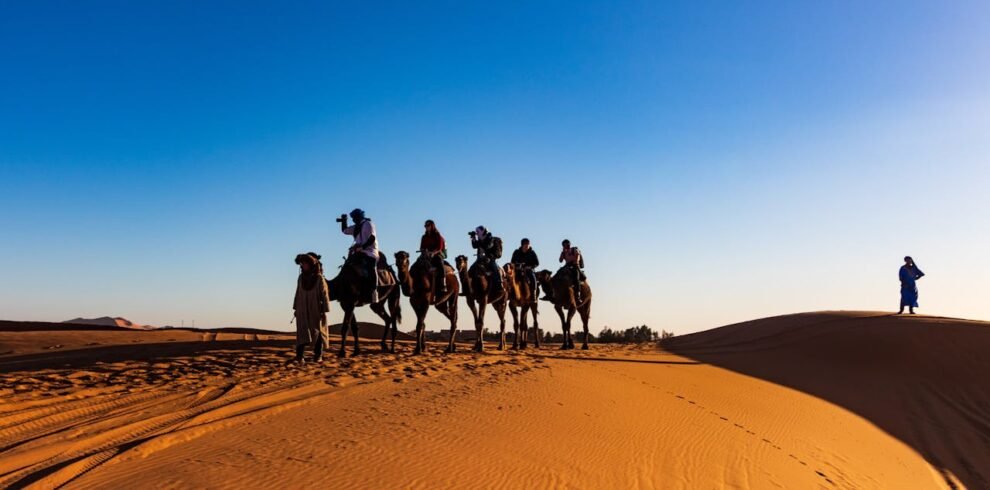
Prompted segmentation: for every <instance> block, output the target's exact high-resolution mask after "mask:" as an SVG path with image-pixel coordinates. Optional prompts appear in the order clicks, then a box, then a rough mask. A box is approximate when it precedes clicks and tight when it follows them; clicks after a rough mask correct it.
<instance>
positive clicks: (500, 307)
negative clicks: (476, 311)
mask: <svg viewBox="0 0 990 490" xmlns="http://www.w3.org/2000/svg"><path fill="white" fill-rule="evenodd" d="M492 306H493V307H494V308H495V312H496V313H498V322H499V325H498V331H499V340H498V350H505V302H504V301H503V302H502V303H501V304H495V305H492Z"/></svg>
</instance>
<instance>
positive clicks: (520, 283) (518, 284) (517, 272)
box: [505, 264, 540, 349]
mask: <svg viewBox="0 0 990 490" xmlns="http://www.w3.org/2000/svg"><path fill="white" fill-rule="evenodd" d="M505 272H506V274H505V275H506V281H507V282H508V284H509V285H510V287H509V290H508V293H509V312H510V313H512V330H513V331H514V332H515V338H513V339H512V348H513V349H525V348H526V347H527V344H528V341H529V312H530V311H532V312H533V333H534V340H535V341H536V348H537V349H539V348H540V320H539V319H538V318H537V315H539V304H537V301H536V296H537V291H536V288H537V285H536V284H532V283H531V281H530V280H529V278H528V277H527V274H526V272H525V271H523V270H521V269H519V268H517V267H516V265H515V264H505ZM520 309H521V313H522V316H521V317H520V311H519V310H520Z"/></svg>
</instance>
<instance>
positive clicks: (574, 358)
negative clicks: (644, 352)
mask: <svg viewBox="0 0 990 490" xmlns="http://www.w3.org/2000/svg"><path fill="white" fill-rule="evenodd" d="M528 355H529V356H530V357H545V358H547V359H564V360H567V361H600V362H635V363H642V364H679V365H688V366H690V365H697V364H704V363H702V362H698V361H661V360H658V359H637V358H632V357H592V356H588V357H581V356H566V355H541V354H528Z"/></svg>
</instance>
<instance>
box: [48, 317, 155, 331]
mask: <svg viewBox="0 0 990 490" xmlns="http://www.w3.org/2000/svg"><path fill="white" fill-rule="evenodd" d="M62 323H71V324H73V325H98V326H101V327H120V328H130V329H134V330H153V329H154V328H155V327H153V326H151V325H141V324H138V323H134V322H132V321H130V320H128V319H126V318H121V317H119V316H118V317H109V316H101V317H99V318H73V319H72V320H66V321H64V322H62Z"/></svg>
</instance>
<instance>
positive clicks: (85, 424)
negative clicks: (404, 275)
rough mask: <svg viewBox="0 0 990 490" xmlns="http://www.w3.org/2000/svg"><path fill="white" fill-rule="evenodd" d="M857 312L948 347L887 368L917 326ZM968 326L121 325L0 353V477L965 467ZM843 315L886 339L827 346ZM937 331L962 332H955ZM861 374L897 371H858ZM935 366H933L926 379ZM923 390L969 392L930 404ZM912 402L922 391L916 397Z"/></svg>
mask: <svg viewBox="0 0 990 490" xmlns="http://www.w3.org/2000/svg"><path fill="white" fill-rule="evenodd" d="M874 321H877V322H882V323H883V325H887V324H888V323H889V324H890V328H900V329H905V328H906V329H912V328H919V329H921V330H919V332H923V331H926V330H925V329H928V328H936V327H939V328H946V326H948V327H949V328H957V327H958V328H963V330H962V331H960V332H952V331H950V332H944V333H943V332H935V333H933V334H932V335H933V336H936V337H939V338H942V341H943V343H942V344H935V346H934V348H937V349H943V352H945V351H946V350H950V349H958V354H959V355H958V356H952V355H947V356H942V357H943V358H944V359H947V360H945V361H944V362H940V363H935V365H934V366H933V367H929V368H924V369H921V368H918V369H921V370H920V371H910V370H909V371H904V369H905V366H903V365H899V364H898V363H899V362H901V361H900V360H903V362H904V363H906V365H912V364H911V363H909V362H908V360H909V359H912V358H914V357H916V356H919V355H921V354H922V353H921V352H914V353H911V352H909V350H910V349H917V350H920V351H924V350H926V349H931V348H932V345H929V344H927V343H926V342H922V343H921V344H916V343H915V342H912V341H905V342H906V344H903V345H902V341H901V340H896V341H893V340H892V341H891V342H892V343H891V344H884V342H885V339H888V338H892V337H890V335H891V334H890V333H882V334H881V333H876V332H874V333H873V336H872V337H869V335H870V332H871V331H873V330H877V332H884V329H885V328H887V327H885V326H883V325H880V324H879V323H878V325H880V326H879V327H877V328H874V325H873V324H871V323H864V322H874ZM985 328H986V326H985V325H983V324H977V323H967V322H955V321H949V320H939V319H922V318H912V319H880V320H874V319H873V318H872V317H870V314H816V315H801V316H792V317H782V318H777V319H768V320H763V321H758V322H752V323H749V324H743V325H737V326H730V327H725V328H723V329H721V330H716V331H710V332H706V333H702V334H698V335H696V336H686V337H684V338H683V339H679V340H677V341H676V342H673V343H672V344H671V345H670V347H669V348H670V349H672V350H676V351H678V352H679V354H673V353H671V352H667V351H661V350H657V349H656V348H654V347H649V346H644V347H640V348H636V347H617V346H595V348H594V349H593V350H591V351H589V352H581V351H567V352H561V351H557V350H551V349H547V350H542V351H533V350H530V351H527V352H525V353H514V352H513V353H502V352H493V351H487V352H485V353H483V354H480V355H479V354H470V353H463V354H462V353H458V354H456V355H449V356H443V355H440V354H438V353H436V352H433V353H431V354H430V355H428V356H423V357H412V356H411V355H410V354H409V351H410V346H408V345H403V346H402V349H401V352H400V353H399V354H398V355H383V354H370V355H363V356H360V357H357V358H352V359H344V360H337V359H333V360H332V361H329V362H327V363H325V364H324V365H322V366H313V365H307V366H303V367H298V366H286V365H285V364H284V361H285V360H286V359H288V357H289V356H290V355H291V353H290V352H289V351H290V346H291V339H290V340H279V339H270V340H252V341H245V340H231V341H229V342H216V341H208V342H203V341H200V342H199V343H198V344H197V343H195V342H172V343H161V344H159V345H160V346H161V348H162V350H161V352H160V355H159V356H157V357H156V358H141V359H127V355H126V353H127V352H128V351H129V350H132V349H136V348H138V347H136V346H133V345H123V346H105V347H100V349H104V350H103V351H101V352H102V354H101V355H103V356H108V357H111V358H113V359H114V361H112V362H103V363H102V364H98V363H97V361H96V360H95V359H92V358H90V360H89V361H88V363H87V361H85V360H84V359H83V358H81V357H79V358H75V359H74V360H73V361H72V362H70V363H69V366H63V365H61V364H55V363H51V364H50V365H48V366H47V367H43V366H41V365H38V364H32V368H31V370H30V371H17V370H13V369H11V366H7V369H0V371H3V374H2V377H0V386H3V387H8V386H11V385H13V384H15V383H20V384H21V385H25V384H26V383H27V382H26V381H24V379H25V378H26V377H30V378H32V379H33V380H34V381H32V382H31V383H30V384H31V386H32V387H31V388H29V389H25V388H24V386H22V387H21V388H16V389H14V388H10V389H11V391H9V392H4V394H3V395H0V400H2V404H0V441H3V444H2V447H0V486H25V485H34V486H37V487H39V488H51V487H55V486H59V485H62V484H66V486H68V487H71V488H121V487H128V486H133V485H134V482H137V481H140V482H141V485H142V486H145V487H155V488H160V487H166V488H167V487H229V488H234V487H237V488H311V487H325V486H346V487H351V488H406V487H414V488H438V487H453V488H478V487H484V488H522V487H547V486H555V487H565V488H615V487H620V488H629V487H642V488H733V487H735V488H945V487H948V486H950V485H958V486H962V485H967V486H970V487H972V488H980V487H981V486H982V485H981V483H980V481H981V480H979V478H981V477H983V475H982V474H981V471H985V470H984V469H983V468H986V467H987V461H988V459H987V455H986V453H985V451H986V446H984V447H983V448H982V451H984V452H981V449H980V448H977V447H976V446H975V445H974V444H975V442H974V441H978V440H979V438H980V437H985V432H980V430H981V427H982V426H981V422H980V420H982V419H981V417H983V415H984V414H982V413H981V410H983V408H982V407H986V404H982V405H981V404H980V403H979V396H981V393H982V392H981V391H980V390H982V389H983V388H982V387H978V386H976V385H974V384H969V383H970V381H975V378H976V377H977V376H978V375H979V374H980V373H979V370H980V369H984V367H983V366H984V364H982V363H983V362H984V361H982V360H981V359H980V358H976V357H968V354H967V353H968V352H970V351H969V350H968V349H970V348H971V347H972V348H973V349H978V347H979V346H978V345H977V346H971V345H969V344H974V343H976V342H978V341H980V338H981V337H980V335H982V332H983V330H979V329H985ZM974 329H975V330H974ZM971 331H972V332H977V333H972V332H971ZM802 332H803V333H802ZM896 333H899V334H902V335H903V332H901V331H898V332H896ZM860 335H867V336H868V338H870V339H872V342H873V343H874V344H881V345H879V346H878V345H874V346H872V349H871V348H864V349H863V350H862V351H859V350H857V349H858V348H852V347H848V348H847V347H842V346H846V345H859V344H860V343H861V339H860V337H859V336H860ZM918 335H924V334H923V333H919V334H918ZM953 335H973V336H974V337H972V338H969V339H968V342H964V343H966V344H967V345H966V346H963V345H961V344H960V343H959V341H952V340H947V339H950V338H951V337H952V336H953ZM897 338H898V339H900V338H901V336H898V337H897ZM930 340H933V339H930ZM833 344H834V347H832V348H829V347H828V346H829V345H833ZM372 345H373V342H369V347H370V346H372ZM811 346H816V347H814V348H812V347H811ZM151 347H153V344H149V345H147V346H144V347H141V348H143V349H146V348H151ZM114 349H117V350H114ZM169 349H170V350H169ZM84 350H85V349H84ZM88 350H89V351H90V352H97V350H94V349H93V348H89V349H88ZM792 351H793V352H794V354H793V355H792V354H786V355H785V354H784V353H785V352H792ZM955 352H956V351H952V352H949V353H950V354H951V353H955ZM132 353H134V352H132ZM38 355H39V356H46V355H50V354H45V353H42V354H38ZM883 356H888V357H887V358H884V357H883ZM21 357H24V356H21ZM8 359H10V358H8ZM885 359H886V360H885ZM24 360H25V359H23V358H22V359H21V361H24ZM37 362H41V361H37ZM932 362H934V361H932ZM788 363H793V364H788ZM954 363H957V364H954ZM836 365H841V366H844V367H842V368H841V369H840V368H835V366H836ZM801 366H805V367H801ZM960 366H962V367H967V366H968V368H966V369H963V368H961V367H960ZM13 367H14V368H17V366H13ZM0 368H3V366H2V364H0ZM833 368H834V369H837V371H835V372H831V373H830V372H829V371H828V370H830V369H833ZM746 369H748V370H750V371H753V370H756V371H759V372H747V373H744V370H746ZM929 370H930V371H929ZM847 371H856V372H857V373H858V374H859V377H858V380H850V379H847V378H845V377H843V376H845V374H844V373H846V372H847ZM971 371H976V372H971ZM782 372H786V373H787V374H786V375H784V374H781V373H782ZM823 372H826V373H828V375H823ZM967 372H970V374H969V375H967V374H965V373H967ZM983 374H985V372H984V373H983ZM927 376H933V378H931V379H929V378H927ZM967 376H968V377H967ZM774 377H777V378H779V379H772V378H774ZM806 378H811V379H814V380H821V379H825V380H831V381H832V385H833V386H839V388H833V389H832V390H831V391H830V390H826V389H822V388H821V387H820V386H818V385H819V384H828V383H824V382H821V381H815V382H808V381H802V380H806ZM870 379H872V380H874V381H873V383H884V384H893V385H896V386H897V387H898V388H897V389H893V388H892V389H890V390H888V391H883V390H880V391H877V392H874V391H873V390H874V389H875V388H876V387H875V386H874V385H873V384H872V383H870V382H866V381H862V380H870ZM918 379H924V380H925V382H924V383H918V382H916V381H914V380H918ZM936 379H941V380H943V381H944V383H942V385H940V386H938V387H937V388H933V387H930V386H928V384H927V383H934V382H935V380H936ZM46 383H47V385H46ZM950 383H959V384H958V385H957V386H956V387H955V388H951V387H949V386H947V385H948V384H950ZM913 387H916V388H917V389H914V388H913ZM862 389H867V391H866V392H860V391H859V390H862ZM937 393H941V394H946V393H953V394H955V395H956V396H958V397H959V398H960V399H961V400H964V403H972V405H967V408H966V409H965V410H963V409H960V408H959V407H958V406H957V405H958V404H956V405H953V404H952V403H949V402H945V401H943V402H940V403H943V405H938V404H937V403H936V401H935V400H936V399H938V397H939V396H940V395H938V394H937ZM843 394H845V398H843V396H842V395H843ZM897 397H900V398H897ZM929 398H931V400H929ZM859 399H871V400H875V401H872V402H870V403H868V404H865V405H869V406H872V407H879V408H877V410H879V409H880V408H886V409H891V408H892V406H891V405H889V404H891V403H898V402H900V403H904V404H905V406H907V407H909V408H910V410H909V411H908V413H906V414H904V415H903V417H907V418H908V420H912V417H913V418H914V419H913V421H912V422H911V423H910V424H908V425H911V426H913V427H915V431H916V433H922V434H925V439H924V440H925V441H928V444H929V446H927V447H928V448H949V447H953V446H955V445H960V444H962V445H964V446H961V447H965V448H967V449H968V450H969V453H968V455H967V458H968V459H967V460H966V461H967V464H968V465H969V467H970V468H971V471H969V472H967V471H966V469H965V467H964V466H965V465H963V464H962V463H959V462H958V461H956V460H952V459H951V458H949V455H951V454H954V453H951V452H938V451H940V450H941V449H934V450H933V449H928V451H930V452H931V453H930V454H926V453H925V452H924V451H925V449H924V447H925V446H922V445H920V444H917V443H916V442H915V441H914V440H913V439H911V438H910V437H907V436H905V435H904V434H900V433H898V432H897V431H896V430H895V429H894V428H891V427H895V426H896V424H893V425H891V427H887V426H885V425H883V424H881V423H880V422H878V421H877V420H874V417H876V414H875V413H873V412H870V411H869V410H864V409H863V408H862V407H860V406H858V405H855V403H852V404H850V403H848V402H849V401H850V400H852V401H855V400H859ZM921 400H927V401H921ZM961 403H962V402H961ZM921 406H924V407H929V409H931V407H935V408H934V410H935V411H934V412H932V413H931V414H930V415H928V416H927V417H926V416H923V415H917V414H914V412H913V410H915V409H916V407H921ZM946 406H948V407H953V408H945V407H946ZM888 411H890V410H888ZM880 412H881V413H887V411H880ZM952 414H965V415H966V416H962V415H952ZM931 417H937V418H931ZM893 418H895V417H891V419H893ZM888 423H889V422H888ZM950 424H956V425H950ZM963 431H969V432H967V433H965V434H963ZM981 434H984V435H981ZM957 439H958V440H957ZM931 454H935V455H936V456H940V457H941V458H944V459H940V460H939V462H938V463H935V462H934V459H933V457H932V455H931ZM923 455H924V456H923ZM926 458H927V461H926ZM930 462H932V463H930ZM953 465H956V466H953ZM957 466H958V468H959V469H957Z"/></svg>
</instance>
